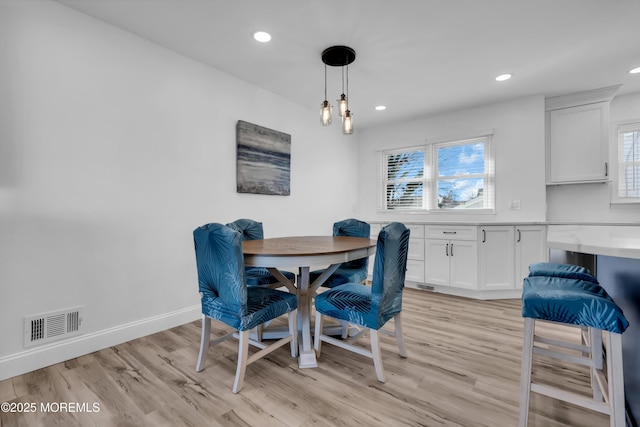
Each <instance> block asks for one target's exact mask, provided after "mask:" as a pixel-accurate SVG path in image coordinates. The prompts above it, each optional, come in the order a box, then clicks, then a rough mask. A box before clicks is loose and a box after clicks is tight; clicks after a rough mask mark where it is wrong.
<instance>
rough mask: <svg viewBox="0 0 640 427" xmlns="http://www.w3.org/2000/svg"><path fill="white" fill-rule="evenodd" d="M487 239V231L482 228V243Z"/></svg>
mask: <svg viewBox="0 0 640 427" xmlns="http://www.w3.org/2000/svg"><path fill="white" fill-rule="evenodd" d="M486 241H487V231H486V230H485V229H482V243H484V242H486Z"/></svg>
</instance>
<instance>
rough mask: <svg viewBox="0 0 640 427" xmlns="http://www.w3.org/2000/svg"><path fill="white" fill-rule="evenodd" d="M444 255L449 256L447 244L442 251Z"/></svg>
mask: <svg viewBox="0 0 640 427" xmlns="http://www.w3.org/2000/svg"><path fill="white" fill-rule="evenodd" d="M444 253H445V255H446V256H449V244H448V243H447V246H446V248H445V249H444Z"/></svg>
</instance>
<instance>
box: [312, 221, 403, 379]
mask: <svg viewBox="0 0 640 427" xmlns="http://www.w3.org/2000/svg"><path fill="white" fill-rule="evenodd" d="M408 251H409V229H408V228H407V227H406V226H405V225H404V224H401V223H398V222H393V223H391V224H389V225H387V226H386V227H384V228H383V229H382V230H381V231H380V234H379V235H378V243H377V246H376V255H375V261H374V267H373V281H372V284H371V286H370V287H369V286H363V285H361V284H359V283H346V284H343V285H339V286H336V287H334V288H331V289H329V290H327V291H325V292H322V293H320V294H318V295H317V296H316V298H315V307H316V329H315V341H314V346H315V349H316V353H317V354H318V355H320V342H321V341H324V342H328V343H330V344H333V345H337V346H339V347H342V348H345V349H347V350H351V351H355V352H357V353H359V354H363V355H366V356H369V357H371V358H373V361H374V366H375V368H376V373H377V375H378V380H379V381H380V382H384V381H385V378H384V372H383V369H382V359H381V358H380V347H379V341H378V330H379V329H381V328H382V326H384V324H385V323H386V322H387V321H388V320H389V319H391V318H394V323H395V326H396V330H395V336H396V340H397V343H398V349H399V352H400V355H401V356H402V357H406V352H405V349H404V343H403V340H402V325H401V317H400V314H401V311H402V290H403V288H404V279H405V272H406V268H407V254H408ZM322 316H328V317H332V318H335V319H339V320H344V321H348V322H349V323H352V324H355V325H359V326H361V327H364V328H368V329H369V333H370V335H371V352H367V351H363V349H361V348H360V347H356V346H354V345H352V344H350V342H344V341H340V340H337V339H335V338H332V337H330V336H327V335H324V334H322V321H323V319H322ZM355 338H357V336H356V337H355ZM355 338H354V339H355Z"/></svg>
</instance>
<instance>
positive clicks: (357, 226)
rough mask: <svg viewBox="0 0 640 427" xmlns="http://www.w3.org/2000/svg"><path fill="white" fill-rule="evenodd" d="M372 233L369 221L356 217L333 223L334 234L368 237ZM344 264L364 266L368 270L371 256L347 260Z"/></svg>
mask: <svg viewBox="0 0 640 427" xmlns="http://www.w3.org/2000/svg"><path fill="white" fill-rule="evenodd" d="M370 233H371V226H370V225H369V224H368V223H366V222H364V221H360V220H358V219H354V218H349V219H345V220H342V221H338V222H336V223H334V224H333V235H334V236H349V237H366V238H368V237H369V234H370ZM343 265H346V266H347V267H349V268H362V269H364V270H366V269H367V266H368V265H369V257H367V258H361V259H356V260H353V261H349V262H345V263H343Z"/></svg>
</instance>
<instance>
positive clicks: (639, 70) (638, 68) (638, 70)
mask: <svg viewBox="0 0 640 427" xmlns="http://www.w3.org/2000/svg"><path fill="white" fill-rule="evenodd" d="M638 73H640V67H636V68H634V69H633V70H629V74H638Z"/></svg>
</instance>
